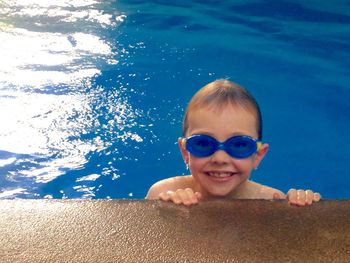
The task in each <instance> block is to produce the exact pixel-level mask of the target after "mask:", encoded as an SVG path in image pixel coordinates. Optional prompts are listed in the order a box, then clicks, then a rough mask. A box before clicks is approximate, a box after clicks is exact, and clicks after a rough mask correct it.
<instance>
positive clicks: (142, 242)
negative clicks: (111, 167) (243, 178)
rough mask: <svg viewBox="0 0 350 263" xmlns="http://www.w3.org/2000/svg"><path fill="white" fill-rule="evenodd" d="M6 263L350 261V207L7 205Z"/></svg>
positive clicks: (1, 252) (0, 245) (0, 223)
mask: <svg viewBox="0 0 350 263" xmlns="http://www.w3.org/2000/svg"><path fill="white" fill-rule="evenodd" d="M0 227H1V229H0V261H1V262H128V263H129V262H147V263H148V262H208V263H209V262H210V263H213V262H220V263H221V262H349V260H350V200H344V201H321V202H319V203H318V204H315V205H313V206H309V207H303V208H298V207H292V206H289V205H288V204H287V203H286V202H281V201H262V200H233V201H207V202H203V203H201V204H199V205H197V206H193V207H190V208H186V207H183V206H176V205H174V204H171V203H163V202H159V201H146V200H140V201H132V200H113V201H108V200H104V201H89V200H1V201H0Z"/></svg>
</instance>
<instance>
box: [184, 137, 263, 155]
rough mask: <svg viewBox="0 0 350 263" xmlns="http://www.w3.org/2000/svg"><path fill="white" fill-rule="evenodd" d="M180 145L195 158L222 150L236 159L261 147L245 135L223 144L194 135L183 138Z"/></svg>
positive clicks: (209, 138) (229, 139) (257, 142)
mask: <svg viewBox="0 0 350 263" xmlns="http://www.w3.org/2000/svg"><path fill="white" fill-rule="evenodd" d="M182 143H183V145H184V146H185V147H186V150H187V151H189V152H190V153H191V154H193V155H194V156H196V157H208V156H210V155H212V154H214V153H215V152H216V151H218V150H223V151H225V152H226V153H228V154H229V155H230V156H231V157H233V158H237V159H243V158H247V157H249V156H251V155H253V154H254V153H256V152H257V151H259V150H260V148H261V145H262V143H261V142H260V141H258V140H255V139H253V138H252V137H250V136H246V135H239V136H233V137H231V138H228V139H227V140H226V141H224V142H219V141H217V140H216V139H215V138H213V137H211V136H209V135H204V134H195V135H192V136H190V137H188V138H183V141H182Z"/></svg>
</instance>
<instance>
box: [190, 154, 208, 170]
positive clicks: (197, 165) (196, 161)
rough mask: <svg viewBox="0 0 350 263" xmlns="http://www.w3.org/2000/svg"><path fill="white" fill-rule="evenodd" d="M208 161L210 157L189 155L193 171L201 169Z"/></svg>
mask: <svg viewBox="0 0 350 263" xmlns="http://www.w3.org/2000/svg"><path fill="white" fill-rule="evenodd" d="M206 163H208V158H197V157H194V156H192V155H190V156H189V167H190V170H191V172H192V173H195V172H197V171H199V170H201V169H202V168H203V167H204V166H205V164H206Z"/></svg>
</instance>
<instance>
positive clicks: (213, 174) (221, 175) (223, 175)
mask: <svg viewBox="0 0 350 263" xmlns="http://www.w3.org/2000/svg"><path fill="white" fill-rule="evenodd" d="M206 174H207V175H208V176H210V177H215V178H226V177H231V176H234V175H235V173H231V172H207V173H206Z"/></svg>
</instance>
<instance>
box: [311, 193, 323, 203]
mask: <svg viewBox="0 0 350 263" xmlns="http://www.w3.org/2000/svg"><path fill="white" fill-rule="evenodd" d="M320 200H321V195H320V193H314V199H313V201H314V202H318V201H320Z"/></svg>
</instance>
